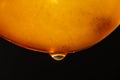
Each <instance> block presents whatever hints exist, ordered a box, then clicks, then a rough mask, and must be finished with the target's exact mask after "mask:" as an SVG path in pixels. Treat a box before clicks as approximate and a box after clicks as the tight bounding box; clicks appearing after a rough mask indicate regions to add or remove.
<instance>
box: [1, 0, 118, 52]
mask: <svg viewBox="0 0 120 80" xmlns="http://www.w3.org/2000/svg"><path fill="white" fill-rule="evenodd" d="M119 3H120V0H0V35H1V37H3V38H5V39H7V40H9V41H11V42H13V43H15V44H17V45H19V46H22V47H25V48H28V49H31V50H36V51H40V52H47V53H70V52H74V51H78V50H82V49H85V48H88V47H90V46H92V45H94V44H96V43H98V42H99V41H101V40H102V39H103V38H105V37H106V36H107V35H108V34H110V33H111V32H112V31H113V30H114V29H115V28H116V27H117V26H118V25H119V22H120V15H119V14H120V11H119Z"/></svg>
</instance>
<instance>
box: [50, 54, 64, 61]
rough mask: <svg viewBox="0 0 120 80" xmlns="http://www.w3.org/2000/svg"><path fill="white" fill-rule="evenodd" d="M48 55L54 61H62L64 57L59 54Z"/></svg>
mask: <svg viewBox="0 0 120 80" xmlns="http://www.w3.org/2000/svg"><path fill="white" fill-rule="evenodd" d="M50 55H51V57H52V58H53V59H54V60H56V61H60V60H63V59H64V58H65V57H66V54H61V53H56V54H50Z"/></svg>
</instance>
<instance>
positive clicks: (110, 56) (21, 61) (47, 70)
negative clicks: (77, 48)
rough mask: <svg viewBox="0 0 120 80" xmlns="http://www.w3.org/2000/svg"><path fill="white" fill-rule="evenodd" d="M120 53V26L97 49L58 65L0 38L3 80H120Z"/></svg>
mask: <svg viewBox="0 0 120 80" xmlns="http://www.w3.org/2000/svg"><path fill="white" fill-rule="evenodd" d="M119 54H120V27H118V28H117V29H116V30H115V31H114V32H112V33H111V34H110V35H109V36H108V37H106V38H105V39H104V40H103V41H101V42H100V43H98V44H96V45H95V46H93V47H91V48H89V49H86V50H84V51H81V52H76V53H75V54H70V55H68V56H67V57H66V58H65V59H64V60H63V61H59V62H57V61H54V60H53V59H52V58H51V57H50V56H48V55H47V54H44V53H39V52H34V51H30V50H27V49H24V48H21V47H19V46H16V45H14V44H12V43H9V42H8V41H6V40H4V39H2V38H0V73H1V74H0V80H53V79H55V80H69V79H71V80H109V79H111V80H120V78H119V77H120V76H119V73H120V71H119V68H120V62H119V61H120V58H119V57H120V56H119ZM47 78H48V79H47ZM117 78H119V79H117Z"/></svg>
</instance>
